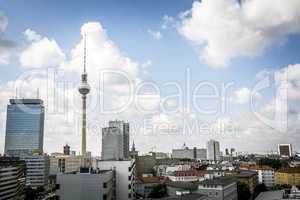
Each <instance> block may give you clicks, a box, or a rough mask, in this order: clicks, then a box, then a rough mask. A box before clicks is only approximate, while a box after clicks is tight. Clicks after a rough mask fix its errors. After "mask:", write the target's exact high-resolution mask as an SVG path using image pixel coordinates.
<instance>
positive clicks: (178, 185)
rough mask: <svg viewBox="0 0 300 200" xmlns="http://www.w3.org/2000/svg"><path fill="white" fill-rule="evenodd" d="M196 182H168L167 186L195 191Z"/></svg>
mask: <svg viewBox="0 0 300 200" xmlns="http://www.w3.org/2000/svg"><path fill="white" fill-rule="evenodd" d="M198 185H199V183H198V182H183V181H170V182H168V183H167V186H169V187H174V188H181V189H186V190H197V188H198Z"/></svg>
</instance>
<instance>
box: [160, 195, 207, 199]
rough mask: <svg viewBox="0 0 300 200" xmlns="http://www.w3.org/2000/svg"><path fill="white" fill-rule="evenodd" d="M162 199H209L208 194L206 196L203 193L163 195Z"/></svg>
mask: <svg viewBox="0 0 300 200" xmlns="http://www.w3.org/2000/svg"><path fill="white" fill-rule="evenodd" d="M159 199H162V200H177V199H180V200H208V198H207V196H204V195H202V194H195V193H193V194H186V195H178V196H171V197H163V198H159Z"/></svg>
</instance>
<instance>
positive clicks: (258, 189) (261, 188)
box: [254, 183, 267, 198]
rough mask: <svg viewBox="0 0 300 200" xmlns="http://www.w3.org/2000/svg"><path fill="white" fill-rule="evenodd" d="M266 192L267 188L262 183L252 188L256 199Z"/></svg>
mask: <svg viewBox="0 0 300 200" xmlns="http://www.w3.org/2000/svg"><path fill="white" fill-rule="evenodd" d="M265 191H267V187H266V185H265V184H264V183H261V184H258V185H257V186H256V187H255V188H254V198H255V197H257V196H258V195H259V194H260V193H261V192H265Z"/></svg>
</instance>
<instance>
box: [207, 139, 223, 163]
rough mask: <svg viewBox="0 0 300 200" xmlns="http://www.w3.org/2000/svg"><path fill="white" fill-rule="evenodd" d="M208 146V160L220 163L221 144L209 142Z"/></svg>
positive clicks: (213, 141)
mask: <svg viewBox="0 0 300 200" xmlns="http://www.w3.org/2000/svg"><path fill="white" fill-rule="evenodd" d="M206 146H207V159H208V160H211V161H219V160H220V159H221V153H220V143H219V142H218V141H215V140H209V141H208V142H207V144H206Z"/></svg>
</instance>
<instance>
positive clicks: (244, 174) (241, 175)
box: [235, 170, 257, 178]
mask: <svg viewBox="0 0 300 200" xmlns="http://www.w3.org/2000/svg"><path fill="white" fill-rule="evenodd" d="M256 175H257V173H256V172H254V171H250V170H241V171H238V172H237V174H236V175H235V177H237V178H250V177H253V176H256Z"/></svg>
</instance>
